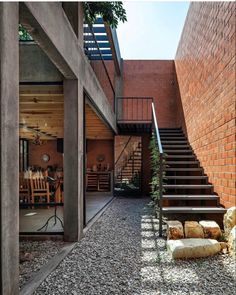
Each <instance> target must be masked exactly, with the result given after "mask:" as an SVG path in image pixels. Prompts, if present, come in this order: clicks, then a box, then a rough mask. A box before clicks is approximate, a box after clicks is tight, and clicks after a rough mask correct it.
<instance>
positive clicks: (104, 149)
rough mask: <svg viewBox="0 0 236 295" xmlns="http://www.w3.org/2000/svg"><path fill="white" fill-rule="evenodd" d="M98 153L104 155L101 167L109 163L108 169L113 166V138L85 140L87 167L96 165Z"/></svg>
mask: <svg viewBox="0 0 236 295" xmlns="http://www.w3.org/2000/svg"><path fill="white" fill-rule="evenodd" d="M98 155H104V156H105V160H104V161H103V162H102V163H101V165H102V167H103V166H104V165H106V164H107V163H109V166H110V169H111V170H113V167H114V141H113V140H92V139H88V140H87V168H92V167H93V165H98V164H99V162H98V161H97V156H98Z"/></svg>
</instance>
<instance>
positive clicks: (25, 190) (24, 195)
mask: <svg viewBox="0 0 236 295" xmlns="http://www.w3.org/2000/svg"><path fill="white" fill-rule="evenodd" d="M19 197H20V203H21V202H23V203H30V185H29V179H27V178H24V172H20V174H19Z"/></svg>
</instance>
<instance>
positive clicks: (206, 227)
mask: <svg viewBox="0 0 236 295" xmlns="http://www.w3.org/2000/svg"><path fill="white" fill-rule="evenodd" d="M199 224H200V225H201V226H202V228H203V232H204V237H205V238H209V239H215V240H218V239H219V238H220V237H221V236H222V232H221V230H220V227H219V225H218V224H217V223H216V222H215V221H212V220H201V221H200V222H199Z"/></svg>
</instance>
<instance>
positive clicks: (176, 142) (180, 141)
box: [161, 140, 188, 145]
mask: <svg viewBox="0 0 236 295" xmlns="http://www.w3.org/2000/svg"><path fill="white" fill-rule="evenodd" d="M172 143H175V144H185V143H186V144H188V141H187V140H161V144H162V145H165V144H172Z"/></svg>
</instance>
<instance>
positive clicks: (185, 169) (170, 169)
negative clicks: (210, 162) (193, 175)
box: [165, 167, 202, 172]
mask: <svg viewBox="0 0 236 295" xmlns="http://www.w3.org/2000/svg"><path fill="white" fill-rule="evenodd" d="M165 171H176V172H178V171H202V168H201V167H197V168H168V167H167V168H165Z"/></svg>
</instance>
